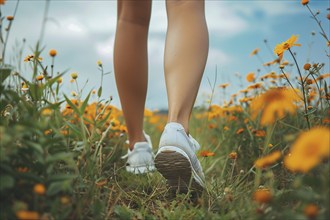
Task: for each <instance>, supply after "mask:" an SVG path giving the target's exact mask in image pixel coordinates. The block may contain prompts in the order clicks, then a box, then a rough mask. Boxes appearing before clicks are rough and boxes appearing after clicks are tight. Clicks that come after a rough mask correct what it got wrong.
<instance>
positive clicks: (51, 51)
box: [49, 49, 57, 57]
mask: <svg viewBox="0 0 330 220" xmlns="http://www.w3.org/2000/svg"><path fill="white" fill-rule="evenodd" d="M56 55H57V51H56V50H54V49H51V50H50V51H49V56H51V57H55V56H56Z"/></svg>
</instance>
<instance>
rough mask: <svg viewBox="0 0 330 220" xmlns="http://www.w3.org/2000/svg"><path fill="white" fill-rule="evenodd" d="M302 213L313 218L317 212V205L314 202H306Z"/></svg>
mask: <svg viewBox="0 0 330 220" xmlns="http://www.w3.org/2000/svg"><path fill="white" fill-rule="evenodd" d="M304 214H305V216H307V217H308V218H309V219H315V218H316V216H317V215H318V214H319V207H317V206H316V205H314V204H308V205H306V206H305V208H304Z"/></svg>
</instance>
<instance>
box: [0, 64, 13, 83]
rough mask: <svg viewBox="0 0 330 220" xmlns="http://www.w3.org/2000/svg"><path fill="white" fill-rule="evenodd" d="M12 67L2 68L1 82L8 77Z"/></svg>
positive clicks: (0, 70) (0, 73)
mask: <svg viewBox="0 0 330 220" xmlns="http://www.w3.org/2000/svg"><path fill="white" fill-rule="evenodd" d="M10 73H11V69H10V68H5V69H2V68H1V69H0V82H1V84H2V83H3V82H4V81H5V79H7V77H8V76H9V75H10Z"/></svg>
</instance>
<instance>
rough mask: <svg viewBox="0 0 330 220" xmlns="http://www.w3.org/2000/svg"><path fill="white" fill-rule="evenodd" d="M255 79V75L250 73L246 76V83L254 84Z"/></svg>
mask: <svg viewBox="0 0 330 220" xmlns="http://www.w3.org/2000/svg"><path fill="white" fill-rule="evenodd" d="M255 79H256V78H255V75H254V73H248V74H247V75H246V81H248V82H253V81H254V80H255Z"/></svg>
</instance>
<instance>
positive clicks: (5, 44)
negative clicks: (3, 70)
mask: <svg viewBox="0 0 330 220" xmlns="http://www.w3.org/2000/svg"><path fill="white" fill-rule="evenodd" d="M18 5H19V0H18V1H17V3H16V6H15V10H14V14H13V17H14V19H15V16H16V12H17V9H18ZM0 18H1V14H0ZM13 22H14V20H12V21H9V25H8V28H7V29H8V31H7V35H6V40H5V42H3V43H4V45H3V51H2V63H5V55H6V47H7V43H8V39H9V33H10V30H11V26H12V25H13ZM1 39H2V37H1Z"/></svg>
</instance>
